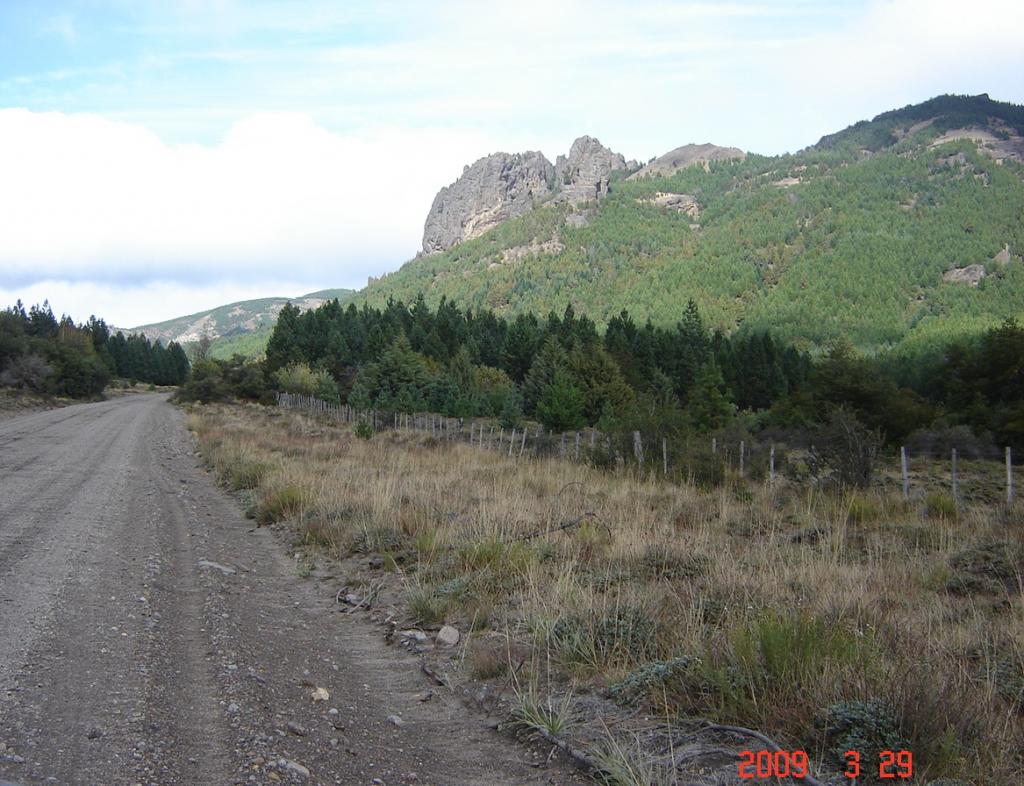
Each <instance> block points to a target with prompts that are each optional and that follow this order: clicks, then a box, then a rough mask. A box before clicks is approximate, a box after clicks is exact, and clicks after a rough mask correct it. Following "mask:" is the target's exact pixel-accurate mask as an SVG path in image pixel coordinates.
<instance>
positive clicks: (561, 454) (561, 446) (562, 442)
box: [558, 431, 565, 459]
mask: <svg viewBox="0 0 1024 786" xmlns="http://www.w3.org/2000/svg"><path fill="white" fill-rule="evenodd" d="M558 457H559V458H562V459H564V458H565V432H564V431H563V432H562V439H561V440H560V441H559V443H558Z"/></svg>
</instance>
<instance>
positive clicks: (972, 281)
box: [942, 265, 985, 287]
mask: <svg viewBox="0 0 1024 786" xmlns="http://www.w3.org/2000/svg"><path fill="white" fill-rule="evenodd" d="M983 278H985V266H984V265H968V266H967V267H955V268H953V269H952V270H947V271H946V272H945V273H943V274H942V280H943V281H947V282H949V283H950V284H967V285H968V286H972V287H976V286H978V282H979V281H981V280H982V279H983Z"/></svg>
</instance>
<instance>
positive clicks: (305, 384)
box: [274, 363, 341, 404]
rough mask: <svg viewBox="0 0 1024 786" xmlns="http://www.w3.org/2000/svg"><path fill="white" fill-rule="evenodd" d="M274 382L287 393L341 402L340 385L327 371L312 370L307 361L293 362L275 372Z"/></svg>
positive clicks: (336, 402) (335, 402) (333, 402)
mask: <svg viewBox="0 0 1024 786" xmlns="http://www.w3.org/2000/svg"><path fill="white" fill-rule="evenodd" d="M274 384H275V385H276V386H277V389H278V390H281V391H283V392H285V393H295V394H298V395H302V396H314V397H315V398H319V399H322V400H323V401H327V402H330V403H331V404H339V403H341V399H340V397H339V396H338V385H337V383H335V381H334V378H333V377H332V376H331V375H330V374H328V373H327V372H326V371H323V370H318V371H314V370H312V369H311V368H310V367H309V366H308V365H307V364H305V363H293V364H291V365H290V366H285V367H284V368H281V369H278V370H277V371H276V372H274Z"/></svg>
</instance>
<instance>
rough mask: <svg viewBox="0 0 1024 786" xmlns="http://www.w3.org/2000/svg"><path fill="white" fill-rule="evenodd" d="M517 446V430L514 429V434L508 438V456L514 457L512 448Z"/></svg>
mask: <svg viewBox="0 0 1024 786" xmlns="http://www.w3.org/2000/svg"><path fill="white" fill-rule="evenodd" d="M515 446H516V430H515V429H512V436H511V437H509V438H508V457H509V458H512V448H514V447H515Z"/></svg>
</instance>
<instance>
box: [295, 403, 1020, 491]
mask: <svg viewBox="0 0 1024 786" xmlns="http://www.w3.org/2000/svg"><path fill="white" fill-rule="evenodd" d="M277 405H278V406H279V407H281V408H283V409H291V410H300V411H303V412H307V413H310V414H313V415H318V416H322V417H324V418H327V419H329V420H333V421H337V422H342V423H353V424H356V423H365V424H367V425H368V426H369V427H371V428H372V429H373V431H383V430H396V431H409V432H417V433H420V434H423V435H427V436H429V437H430V438H431V439H434V440H437V441H438V442H462V443H465V444H468V445H472V446H474V447H478V448H480V449H481V450H490V451H493V452H496V453H499V454H502V455H507V456H508V457H510V458H558V459H563V460H567V461H575V462H584V463H587V464H591V465H595V466H599V467H602V468H606V469H613V470H615V469H617V470H623V469H626V468H631V469H634V470H637V471H639V472H641V473H647V474H657V475H662V476H664V477H668V478H678V479H683V478H685V479H688V480H690V481H696V482H698V483H702V484H707V485H719V484H720V483H722V482H723V480H724V479H725V476H726V474H727V473H728V472H732V473H734V474H735V475H737V476H738V477H740V478H742V479H748V480H753V481H763V482H765V483H768V484H769V485H770V486H774V485H775V484H776V482H777V480H778V477H779V475H780V474H783V473H784V472H787V471H789V472H788V474H790V475H791V476H792V475H794V474H799V473H798V471H796V470H794V469H793V468H794V467H796V466H797V463H798V462H796V461H795V460H794V452H793V451H790V450H788V449H786V448H784V447H782V446H779V448H778V449H777V446H776V445H774V444H770V443H769V444H763V443H758V442H754V441H748V440H743V439H741V440H738V441H731V442H727V441H725V440H723V439H720V438H718V437H711V438H710V439H709V440H701V441H700V442H699V443H697V442H695V441H694V440H693V439H685V440H671V439H669V438H668V437H666V436H663V435H660V434H656V433H653V432H650V433H648V432H644V431H632V432H626V433H604V432H601V431H599V430H597V429H594V428H587V429H582V430H579V431H568V432H551V431H547V430H545V429H544V428H543V427H542V426H540V425H534V424H525V425H523V426H521V427H513V428H505V427H503V426H501V425H500V424H499V423H498V422H496V421H495V420H494V419H486V418H452V417H447V416H445V415H439V414H437V413H430V412H414V413H409V412H390V411H385V410H376V409H369V410H357V409H355V408H353V407H350V406H348V405H345V404H333V403H330V402H328V401H324V400H322V399H318V398H315V397H313V396H304V395H300V394H295V393H278V394H277ZM923 458H927V459H928V461H929V467H933V466H934V465H935V460H934V459H933V458H931V457H928V456H926V457H923ZM1003 458H1004V459H1005V468H1006V474H1005V500H1006V504H1007V505H1012V504H1013V503H1014V501H1015V499H1016V487H1015V479H1014V473H1013V461H1014V455H1013V451H1012V449H1011V448H1009V447H1007V448H1005V451H1004V456H1003ZM949 459H950V464H949V466H950V470H949V474H948V477H946V478H939V479H937V480H938V483H939V484H940V485H947V486H948V490H949V493H950V495H951V496H952V498H953V500H954V501H955V502H956V503H957V504H958V505H959V504H960V503H961V501H962V500H963V498H964V496H965V487H964V480H965V477H964V474H963V472H962V471H961V457H960V456H959V455H958V452H957V449H956V448H953V449H951V452H950V456H949ZM899 469H900V479H901V481H902V493H903V496H904V498H906V499H910V497H911V495H912V489H911V457H910V455H909V452H908V450H907V448H906V447H901V448H900V451H899ZM976 475H977V473H975V476H972V478H971V479H972V481H974V482H976V483H979V484H980V483H981V481H980V479H978V478H977V477H976ZM935 480H936V479H935V478H931V479H930V483H929V485H934V482H935ZM991 485H992V483H991V480H990V479H987V480H986V481H985V486H986V487H989V486H991Z"/></svg>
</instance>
